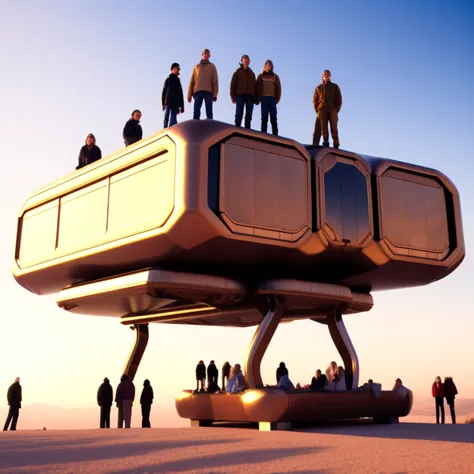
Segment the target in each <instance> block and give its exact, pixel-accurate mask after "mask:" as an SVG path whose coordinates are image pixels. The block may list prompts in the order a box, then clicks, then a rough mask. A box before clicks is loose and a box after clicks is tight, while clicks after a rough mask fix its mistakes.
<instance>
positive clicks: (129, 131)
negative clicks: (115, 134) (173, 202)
mask: <svg viewBox="0 0 474 474" xmlns="http://www.w3.org/2000/svg"><path fill="white" fill-rule="evenodd" d="M141 118H142V113H141V112H140V111H139V110H138V109H135V110H134V111H133V112H132V117H131V118H130V119H129V120H128V121H127V123H126V124H125V127H123V133H122V136H123V141H124V142H125V146H128V145H132V144H133V143H135V142H138V141H140V140H141V139H142V137H143V130H142V126H141V125H140V119H141Z"/></svg>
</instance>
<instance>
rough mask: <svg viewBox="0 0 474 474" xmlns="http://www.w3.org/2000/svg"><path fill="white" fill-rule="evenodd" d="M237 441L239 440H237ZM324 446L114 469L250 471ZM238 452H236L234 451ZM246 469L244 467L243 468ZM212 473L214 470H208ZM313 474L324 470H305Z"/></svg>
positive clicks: (120, 473) (131, 473) (128, 473)
mask: <svg viewBox="0 0 474 474" xmlns="http://www.w3.org/2000/svg"><path fill="white" fill-rule="evenodd" d="M235 441H237V440H235ZM325 449H326V448H324V447H320V446H319V447H313V446H307V447H299V448H283V449H254V450H247V451H240V450H239V451H238V456H231V455H230V454H229V453H223V454H216V455H214V456H202V457H195V458H186V459H179V460H177V461H169V462H163V463H156V464H153V465H149V466H144V467H141V468H136V467H135V468H132V469H123V470H117V471H115V470H114V471H112V472H113V473H115V474H135V473H138V474H144V473H149V472H184V471H194V470H197V469H212V468H221V469H222V468H230V467H231V466H239V465H242V466H243V467H245V471H247V472H250V471H251V470H252V467H251V466H249V465H250V464H259V463H262V462H270V461H276V460H278V459H281V458H287V457H291V456H300V455H305V454H315V453H317V452H321V451H324V450H325ZM234 454H236V453H234ZM243 470H244V469H243ZM206 472H207V473H209V474H210V473H212V471H206ZM305 472H308V473H311V474H320V473H321V474H322V473H324V472H325V471H324V470H320V471H317V470H313V471H305Z"/></svg>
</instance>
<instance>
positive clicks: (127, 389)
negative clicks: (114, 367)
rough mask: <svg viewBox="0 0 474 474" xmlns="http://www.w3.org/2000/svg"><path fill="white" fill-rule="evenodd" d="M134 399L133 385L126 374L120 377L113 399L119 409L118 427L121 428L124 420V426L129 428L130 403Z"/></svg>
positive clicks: (130, 417)
mask: <svg viewBox="0 0 474 474" xmlns="http://www.w3.org/2000/svg"><path fill="white" fill-rule="evenodd" d="M134 400H135V385H133V382H132V381H131V380H130V377H129V376H128V375H127V374H123V375H122V377H120V383H119V386H118V387H117V392H116V393H115V401H116V402H117V407H118V409H119V423H118V427H119V428H122V426H123V422H125V428H130V423H131V421H132V405H133V401H134Z"/></svg>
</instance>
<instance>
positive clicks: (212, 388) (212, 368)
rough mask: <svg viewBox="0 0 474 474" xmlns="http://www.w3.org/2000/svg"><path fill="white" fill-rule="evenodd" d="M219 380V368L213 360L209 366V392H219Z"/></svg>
mask: <svg viewBox="0 0 474 474" xmlns="http://www.w3.org/2000/svg"><path fill="white" fill-rule="evenodd" d="M218 380H219V370H218V369H217V367H216V364H215V363H214V361H213V360H211V363H210V364H209V365H208V366H207V391H208V392H212V393H214V392H217V390H219V386H218V385H217V381H218Z"/></svg>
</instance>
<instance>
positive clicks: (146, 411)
mask: <svg viewBox="0 0 474 474" xmlns="http://www.w3.org/2000/svg"><path fill="white" fill-rule="evenodd" d="M153 398H154V396H153V388H152V386H151V385H150V381H149V380H148V379H146V380H145V381H144V382H143V390H142V394H141V396H140V405H141V406H142V428H151V424H150V412H151V404H152V403H153Z"/></svg>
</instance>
